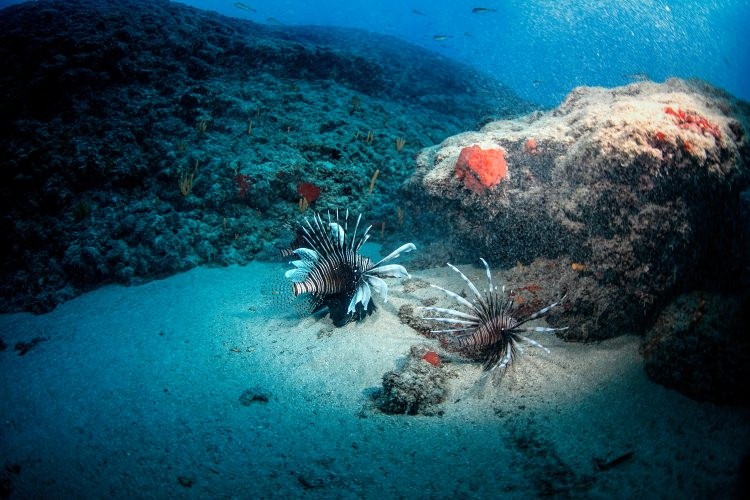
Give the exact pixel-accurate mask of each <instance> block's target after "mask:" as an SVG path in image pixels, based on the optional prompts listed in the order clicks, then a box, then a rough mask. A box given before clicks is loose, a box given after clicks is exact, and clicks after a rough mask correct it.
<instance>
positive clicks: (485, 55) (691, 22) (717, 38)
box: [185, 0, 750, 106]
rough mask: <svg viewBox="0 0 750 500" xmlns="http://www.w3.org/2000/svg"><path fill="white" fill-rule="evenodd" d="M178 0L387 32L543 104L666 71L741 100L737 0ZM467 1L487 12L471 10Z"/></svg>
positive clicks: (744, 20)
mask: <svg viewBox="0 0 750 500" xmlns="http://www.w3.org/2000/svg"><path fill="white" fill-rule="evenodd" d="M185 3H187V4H189V5H194V6H196V7H200V8H203V9H208V10H216V11H218V12H220V13H222V14H226V15H230V16H236V17H243V18H247V19H251V20H253V21H257V22H264V23H265V22H271V23H273V22H276V21H278V22H281V23H284V24H320V25H339V26H350V27H356V28H362V29H365V30H369V31H373V32H377V33H385V34H389V35H393V36H396V37H399V38H402V39H405V40H408V41H410V42H413V43H415V44H417V45H420V46H423V47H427V48H429V49H432V50H434V51H436V52H439V53H441V54H444V55H446V56H450V57H452V58H455V59H458V60H461V61H464V62H466V63H468V64H470V65H472V66H476V67H478V68H481V69H483V70H485V71H487V72H488V73H490V74H493V75H495V76H497V77H498V78H499V79H500V80H501V81H503V82H504V83H506V84H507V85H509V86H510V87H511V88H513V90H515V91H516V92H517V93H519V94H520V95H521V96H522V97H525V98H527V99H529V100H532V101H534V102H537V103H540V104H543V105H548V106H553V105H555V104H557V103H558V102H560V100H561V99H562V98H563V97H564V96H565V95H566V94H567V93H568V92H569V91H570V89H571V88H573V87H575V86H578V85H602V86H616V85H622V84H625V83H630V82H631V81H633V80H634V79H641V78H645V77H648V78H650V79H652V80H655V81H663V80H664V79H666V78H669V77H672V76H677V77H683V78H689V77H698V78H701V79H704V80H707V81H709V82H711V83H712V84H714V85H716V86H719V87H722V88H724V89H725V90H727V91H729V92H730V93H732V94H734V95H735V96H737V97H740V98H743V99H746V100H748V99H750V51H748V50H747V47H748V38H749V36H748V29H747V26H748V25H749V24H750V2H748V1H745V0H717V1H693V0H689V1H685V0H680V1H669V2H667V1H652V0H646V1H642V0H630V1H627V0H616V1H608V2H601V1H591V0H589V1H579V0H563V1H560V0H534V1H521V0H509V1H502V2H500V1H497V0H495V1H486V2H476V1H472V2H469V1H466V0H460V1H455V0H443V1H426V0H413V1H411V2H402V1H392V0H391V1H381V2H372V1H363V0H353V1H337V0H317V1H315V2H310V1H305V0H278V1H274V2H255V1H253V0H248V1H247V2H243V4H244V5H247V6H249V7H250V8H253V9H255V10H256V12H251V11H249V10H245V9H242V8H239V7H236V6H235V3H236V2H234V1H231V0H225V1H222V2H217V1H212V0H194V1H189V2H185ZM475 7H484V8H490V9H494V10H495V12H485V13H478V14H475V13H472V9H473V8H475ZM269 19H270V20H269ZM436 36H438V38H442V37H443V36H444V37H447V38H445V39H443V40H435V37H436Z"/></svg>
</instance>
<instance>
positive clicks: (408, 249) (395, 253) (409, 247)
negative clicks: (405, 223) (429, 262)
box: [373, 243, 417, 267]
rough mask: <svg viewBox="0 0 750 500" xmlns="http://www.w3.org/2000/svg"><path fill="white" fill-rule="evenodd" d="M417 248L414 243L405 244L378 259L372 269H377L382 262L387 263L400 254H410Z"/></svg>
mask: <svg viewBox="0 0 750 500" xmlns="http://www.w3.org/2000/svg"><path fill="white" fill-rule="evenodd" d="M416 249H417V246H416V245H415V244H414V243H405V244H403V245H401V246H400V247H398V248H397V249H395V250H394V251H392V252H391V253H389V254H388V255H386V256H385V257H383V258H382V259H380V260H379V261H378V262H377V263H376V264H375V265H374V266H373V267H378V266H379V265H380V264H382V263H383V262H388V261H389V260H393V259H395V258H396V257H398V256H399V255H401V252H411V251H412V250H416Z"/></svg>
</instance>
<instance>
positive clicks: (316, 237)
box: [285, 210, 417, 326]
mask: <svg viewBox="0 0 750 500" xmlns="http://www.w3.org/2000/svg"><path fill="white" fill-rule="evenodd" d="M361 218H362V215H361V214H360V215H359V217H357V223H356V224H355V226H354V232H353V233H352V235H351V238H347V231H348V220H349V211H348V210H347V212H346V216H345V217H344V220H343V221H340V220H339V214H338V211H336V217H335V219H333V220H332V219H331V214H330V213H328V217H327V219H328V220H327V221H324V220H323V218H322V217H321V215H320V214H319V213H315V214H314V215H313V217H312V220H310V219H308V218H307V217H305V220H304V222H301V223H300V227H301V229H302V237H303V239H304V241H305V244H306V246H305V247H300V248H296V249H294V250H293V252H292V253H294V255H295V256H296V257H299V260H295V261H293V262H292V265H294V268H293V269H290V270H288V271H287V272H286V274H285V276H286V277H287V278H289V279H290V280H292V291H293V292H294V295H295V296H298V295H300V294H309V296H310V298H311V299H312V302H313V303H312V308H313V312H318V311H324V310H326V309H327V310H328V312H329V313H330V315H331V319H332V320H333V323H334V324H335V325H336V326H343V325H345V324H346V323H348V322H349V321H352V320H360V319H362V318H364V317H365V316H367V315H369V314H372V312H373V311H374V310H375V303H374V302H373V301H371V300H370V298H371V297H372V289H375V291H376V292H378V293H379V294H380V295H382V296H383V301H384V302H387V301H388V285H387V284H386V282H385V281H384V280H383V279H382V278H384V277H392V278H408V277H409V273H407V272H406V269H405V268H404V267H403V266H400V265H398V264H387V265H386V262H388V261H390V260H393V259H395V258H397V257H398V256H399V255H400V254H401V252H411V251H412V250H415V249H416V248H417V247H416V246H414V244H413V243H406V244H404V245H401V246H400V247H398V248H397V249H396V250H394V251H393V252H391V253H390V254H388V255H387V256H386V257H385V258H383V259H381V260H379V261H378V262H375V263H373V261H372V260H370V259H369V258H367V257H365V256H363V255H360V253H359V250H360V248H362V245H364V244H365V242H366V241H367V240H368V239H369V238H370V234H369V232H370V228H372V226H368V227H367V229H365V230H364V232H363V233H362V236H361V237H360V238H359V239H357V230H358V229H359V223H360V220H361ZM341 222H343V226H342V224H341ZM347 240H349V241H347Z"/></svg>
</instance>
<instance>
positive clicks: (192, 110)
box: [0, 0, 530, 312]
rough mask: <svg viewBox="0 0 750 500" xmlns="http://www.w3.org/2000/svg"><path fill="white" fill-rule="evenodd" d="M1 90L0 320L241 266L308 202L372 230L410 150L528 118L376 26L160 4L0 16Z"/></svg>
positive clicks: (386, 211)
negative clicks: (103, 292) (274, 20)
mask: <svg viewBox="0 0 750 500" xmlns="http://www.w3.org/2000/svg"><path fill="white" fill-rule="evenodd" d="M0 89H2V92H0V168H1V169H2V172H3V177H4V179H5V180H4V182H3V183H2V185H0V206H1V208H2V218H0V238H1V239H2V240H1V241H0V245H2V247H3V253H4V256H3V259H2V262H0V311H14V310H31V311H35V312H43V311H47V310H49V309H51V308H53V307H55V305H57V304H58V303H60V302H61V301H64V300H66V299H68V298H71V297H73V296H75V295H77V294H79V293H81V292H82V291H85V290H88V289H91V288H94V287H96V286H99V285H101V284H104V283H111V282H116V283H124V284H132V283H138V282H142V281H144V280H148V279H153V278H155V277H162V276H167V275H169V274H172V273H175V272H178V271H181V270H186V269H189V268H192V267H195V266H198V265H203V264H211V265H227V264H235V263H239V264H241V263H245V262H247V261H249V260H250V259H253V258H255V257H256V256H257V255H258V254H259V253H261V252H263V250H264V249H266V248H270V249H272V248H273V247H272V243H271V242H273V241H274V240H275V239H276V238H278V237H279V236H280V235H282V234H284V231H285V225H286V223H287V221H290V220H292V219H295V218H297V217H298V216H299V213H300V210H301V209H305V208H307V207H308V206H310V205H312V207H313V208H317V209H326V208H329V207H331V208H333V207H336V208H338V207H348V208H351V209H352V210H354V211H364V210H366V211H367V212H368V215H369V220H371V221H376V227H377V228H378V229H379V232H380V233H381V234H383V235H384V236H387V235H389V234H391V233H392V232H394V231H395V230H397V229H398V225H397V223H396V221H397V220H398V218H397V201H396V200H394V193H395V192H397V190H398V186H399V185H400V184H401V183H402V182H403V181H404V180H405V179H406V178H407V177H408V175H409V174H410V173H411V171H412V168H411V166H412V164H413V156H414V155H415V154H416V152H417V151H418V150H419V149H421V148H422V147H425V146H429V145H431V144H434V143H436V142H439V141H440V140H442V139H443V138H444V137H445V136H447V135H450V134H455V133H457V132H459V131H461V130H466V129H468V128H473V127H475V126H476V124H477V122H478V121H479V120H485V121H486V120H487V119H489V118H490V117H493V116H494V117H498V116H508V115H510V114H515V113H519V112H528V111H529V110H530V106H529V104H527V103H525V102H523V101H522V100H520V99H519V98H517V97H515V96H514V94H513V93H512V92H510V91H509V90H508V89H507V88H505V87H503V86H502V85H500V84H498V83H497V82H496V81H494V80H492V79H489V78H485V77H483V76H482V75H481V74H478V73H477V72H476V71H473V70H471V69H469V68H468V67H465V66H463V65H460V64H457V63H455V62H451V61H449V60H448V59H446V58H442V57H439V56H436V55H434V54H431V53H429V52H427V51H425V50H422V49H418V48H416V47H413V46H411V45H408V44H406V43H403V42H400V41H398V40H396V39H395V38H392V37H385V36H377V35H374V34H371V33H365V32H361V31H357V30H348V29H337V28H315V27H288V26H271V25H259V24H255V23H252V22H249V21H244V20H239V19H231V18H226V17H222V16H219V15H217V14H213V13H209V12H205V11H200V10H197V9H193V8H189V7H186V6H184V5H180V4H179V3H173V2H168V1H165V0H164V1H163V0H154V1H148V0H127V1H114V0H103V1H93V0H64V1H63V0H59V1H55V0H52V1H46V0H43V1H38V2H28V3H25V4H22V5H17V6H12V7H8V8H6V9H4V10H3V11H2V16H0ZM376 180H377V182H376Z"/></svg>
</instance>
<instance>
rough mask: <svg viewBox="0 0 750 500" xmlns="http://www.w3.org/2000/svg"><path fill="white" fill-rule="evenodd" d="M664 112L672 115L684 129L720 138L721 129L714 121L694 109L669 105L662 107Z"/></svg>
mask: <svg viewBox="0 0 750 500" xmlns="http://www.w3.org/2000/svg"><path fill="white" fill-rule="evenodd" d="M664 112H665V113H666V114H668V115H672V116H673V117H674V119H675V123H676V124H677V126H678V127H680V128H682V129H685V130H693V131H696V132H700V133H702V134H704V135H712V136H714V138H715V139H716V140H717V141H718V140H720V139H721V130H719V126H718V125H716V124H715V123H711V122H710V121H708V120H707V119H705V118H704V117H702V116H701V115H699V114H698V113H696V112H695V111H684V110H682V109H680V108H677V110H675V109H674V108H672V107H671V106H667V107H666V108H664Z"/></svg>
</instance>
